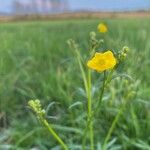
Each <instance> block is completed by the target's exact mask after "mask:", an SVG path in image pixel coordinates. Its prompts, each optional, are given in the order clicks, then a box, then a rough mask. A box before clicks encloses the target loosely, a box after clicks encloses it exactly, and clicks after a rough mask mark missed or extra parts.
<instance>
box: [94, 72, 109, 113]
mask: <svg viewBox="0 0 150 150" xmlns="http://www.w3.org/2000/svg"><path fill="white" fill-rule="evenodd" d="M106 83H107V81H106V72H105V71H104V79H103V85H102V89H101V93H100V96H99V101H98V104H97V106H96V108H95V111H94V114H96V113H97V112H98V110H99V108H100V105H101V102H102V98H103V94H104V90H105V85H106Z"/></svg>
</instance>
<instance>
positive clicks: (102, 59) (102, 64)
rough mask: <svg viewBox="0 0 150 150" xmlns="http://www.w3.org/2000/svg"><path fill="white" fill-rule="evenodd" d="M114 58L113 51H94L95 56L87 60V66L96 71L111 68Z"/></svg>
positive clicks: (113, 64)
mask: <svg viewBox="0 0 150 150" xmlns="http://www.w3.org/2000/svg"><path fill="white" fill-rule="evenodd" d="M116 62H117V61H116V58H115V57H114V55H113V53H112V52H111V51H110V50H108V51H106V52H105V53H97V52H96V53H95V56H94V57H93V58H92V59H91V60H89V61H88V62H87V66H88V67H89V68H91V69H94V70H96V71H98V72H101V71H105V70H108V69H113V68H114V66H115V65H116Z"/></svg>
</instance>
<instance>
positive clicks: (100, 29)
mask: <svg viewBox="0 0 150 150" xmlns="http://www.w3.org/2000/svg"><path fill="white" fill-rule="evenodd" d="M97 29H98V31H99V32H102V33H105V32H107V31H108V29H107V26H106V25H105V24H103V23H100V24H99V25H98V27H97Z"/></svg>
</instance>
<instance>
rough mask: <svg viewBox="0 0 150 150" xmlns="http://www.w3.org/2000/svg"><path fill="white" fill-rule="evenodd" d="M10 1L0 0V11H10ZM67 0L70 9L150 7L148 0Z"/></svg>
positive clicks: (111, 9)
mask: <svg viewBox="0 0 150 150" xmlns="http://www.w3.org/2000/svg"><path fill="white" fill-rule="evenodd" d="M12 1H13V0H5V1H4V0H1V3H0V12H11V11H12V9H11V3H12ZM22 1H27V0H22ZM68 2H69V6H70V9H71V10H91V11H124V10H125V11H126V10H147V9H150V0H68Z"/></svg>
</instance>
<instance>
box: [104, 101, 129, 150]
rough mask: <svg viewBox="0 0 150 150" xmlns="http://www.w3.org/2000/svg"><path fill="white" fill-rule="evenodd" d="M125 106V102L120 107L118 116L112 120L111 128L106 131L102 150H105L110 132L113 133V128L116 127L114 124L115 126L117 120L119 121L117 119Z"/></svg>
mask: <svg viewBox="0 0 150 150" xmlns="http://www.w3.org/2000/svg"><path fill="white" fill-rule="evenodd" d="M125 105H126V102H125V103H124V104H123V105H122V107H121V108H120V110H119V112H118V114H117V115H116V117H115V119H114V120H113V122H112V124H111V127H110V128H109V131H108V133H107V135H106V138H105V140H104V144H103V147H102V150H106V145H107V142H108V140H109V139H110V137H111V134H112V132H113V130H114V128H115V126H116V124H117V122H118V120H119V118H120V116H121V114H122V112H123V109H124V107H125Z"/></svg>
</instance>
